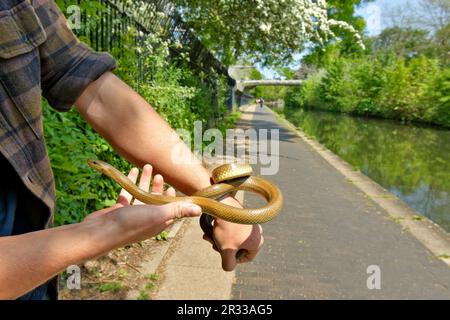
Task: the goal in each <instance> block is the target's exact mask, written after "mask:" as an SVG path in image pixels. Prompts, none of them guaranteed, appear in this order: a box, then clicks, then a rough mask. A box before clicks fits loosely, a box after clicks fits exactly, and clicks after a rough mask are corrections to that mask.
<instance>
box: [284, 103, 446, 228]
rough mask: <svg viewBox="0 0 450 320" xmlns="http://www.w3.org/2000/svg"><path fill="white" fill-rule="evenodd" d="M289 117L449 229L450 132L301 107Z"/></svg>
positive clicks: (368, 174) (355, 166) (415, 207)
mask: <svg viewBox="0 0 450 320" xmlns="http://www.w3.org/2000/svg"><path fill="white" fill-rule="evenodd" d="M288 118H289V119H290V121H291V122H293V123H294V124H296V125H297V126H299V127H301V128H302V129H303V130H304V131H305V132H306V133H307V134H309V135H312V136H314V137H316V139H317V140H319V141H320V142H321V143H322V144H324V145H325V146H326V147H327V148H329V149H330V150H332V151H333V152H335V153H336V154H338V155H339V156H340V157H341V158H343V159H345V160H346V161H347V162H349V163H350V164H351V165H352V166H353V167H354V168H355V169H359V170H360V171H361V172H363V173H364V174H366V175H367V176H369V177H371V178H372V179H373V180H375V181H376V182H378V183H379V184H380V185H382V186H383V187H384V188H386V189H388V190H390V191H391V192H392V193H394V194H395V195H397V196H398V197H399V198H401V199H402V200H403V201H405V202H406V203H408V204H409V205H410V206H411V207H413V208H414V209H416V210H417V211H419V212H420V213H422V214H424V215H426V216H427V217H429V218H430V219H431V220H433V221H435V222H436V223H438V224H439V225H441V226H442V227H443V228H444V229H446V230H447V231H450V131H448V130H438V129H434V128H423V127H418V126H407V125H402V124H399V123H397V122H393V121H387V120H378V119H366V118H358V117H350V116H347V115H342V114H338V113H330V112H317V111H303V110H302V111H297V112H295V113H292V114H289V117H288Z"/></svg>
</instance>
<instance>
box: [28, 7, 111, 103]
mask: <svg viewBox="0 0 450 320" xmlns="http://www.w3.org/2000/svg"><path fill="white" fill-rule="evenodd" d="M35 3H36V4H35V5H36V7H35V10H36V13H37V15H38V17H39V19H40V20H41V22H42V25H43V27H44V30H45V32H46V35H47V39H46V41H45V42H44V43H43V44H42V45H41V46H40V47H39V54H40V62H41V81H42V84H41V85H42V94H43V96H44V97H45V98H46V99H47V100H48V102H49V104H50V105H51V106H52V107H53V108H55V109H57V110H60V111H68V110H69V109H70V108H71V106H72V105H73V104H74V103H75V101H76V100H77V99H78V98H79V97H80V95H81V94H82V93H83V91H84V90H85V89H86V87H87V86H88V85H89V84H90V83H91V82H93V81H95V80H97V79H98V78H99V77H100V76H101V75H102V74H104V73H105V72H107V71H110V70H113V69H114V68H115V67H116V63H115V60H114V58H113V57H112V56H111V55H110V54H108V53H98V52H94V51H93V50H92V49H90V48H89V47H88V46H87V45H85V44H84V43H82V42H80V41H79V40H78V38H77V37H76V36H75V35H74V34H73V32H72V30H71V29H70V27H69V25H68V23H67V20H66V19H65V17H64V15H63V14H62V12H61V11H60V9H59V8H58V6H57V5H56V4H55V3H54V2H53V1H49V0H40V1H39V0H38V1H35Z"/></svg>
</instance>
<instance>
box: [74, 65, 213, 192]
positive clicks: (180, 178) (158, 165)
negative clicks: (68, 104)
mask: <svg viewBox="0 0 450 320" xmlns="http://www.w3.org/2000/svg"><path fill="white" fill-rule="evenodd" d="M76 106H77V108H78V110H79V111H80V113H81V114H82V116H83V117H84V118H85V119H86V120H87V121H88V122H89V123H90V124H91V126H92V127H93V128H94V129H95V130H96V131H97V132H99V133H100V134H101V135H102V136H103V137H104V138H105V139H106V140H108V142H109V143H110V144H111V145H112V146H113V147H114V148H115V149H116V150H117V151H118V152H119V153H120V154H122V155H123V156H124V157H125V158H127V159H128V160H129V161H131V162H133V163H135V164H136V165H138V166H142V165H144V164H146V163H150V164H151V165H152V166H153V168H154V170H155V171H156V173H160V174H162V175H163V176H164V177H165V179H166V181H167V182H169V183H170V184H171V185H173V186H174V187H175V188H177V189H178V190H181V191H182V192H184V193H186V194H191V193H193V192H195V191H197V190H200V189H202V188H204V187H207V186H209V185H210V179H209V178H210V176H209V173H208V172H207V170H206V169H205V168H204V167H203V166H202V164H201V162H200V161H199V160H198V159H195V158H193V157H192V158H190V157H191V156H192V153H191V152H190V150H188V148H187V146H185V145H184V144H183V143H182V142H181V140H180V139H179V138H178V137H176V135H175V132H174V130H173V129H171V128H170V126H169V125H168V124H167V122H166V121H165V120H164V119H162V118H161V117H160V116H159V115H158V113H157V112H156V111H155V110H154V109H153V108H152V107H151V106H150V105H149V104H148V103H147V102H146V101H145V100H144V99H143V98H142V97H141V96H139V95H138V94H137V93H136V92H134V91H133V90H132V89H131V88H129V87H128V86H127V85H126V84H125V83H123V82H122V81H121V80H120V79H118V78H117V77H115V76H114V75H113V74H112V73H106V74H104V75H103V76H102V77H100V78H99V79H98V80H97V81H95V82H93V83H92V84H91V85H90V86H89V87H88V88H87V89H86V90H85V92H84V93H83V95H82V96H81V97H80V98H79V99H78V101H77V102H76ZM130 141H131V142H130ZM180 142H181V143H180ZM175 148H178V149H177V155H179V154H183V155H185V156H184V157H183V158H180V157H179V156H175V157H174V154H173V150H175ZM180 151H181V152H180ZM193 160H194V161H193Z"/></svg>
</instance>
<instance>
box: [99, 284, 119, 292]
mask: <svg viewBox="0 0 450 320" xmlns="http://www.w3.org/2000/svg"><path fill="white" fill-rule="evenodd" d="M122 287H123V286H122V284H121V283H120V282H108V283H102V284H99V285H98V287H97V289H98V291H100V292H112V293H116V292H118V291H120V289H122Z"/></svg>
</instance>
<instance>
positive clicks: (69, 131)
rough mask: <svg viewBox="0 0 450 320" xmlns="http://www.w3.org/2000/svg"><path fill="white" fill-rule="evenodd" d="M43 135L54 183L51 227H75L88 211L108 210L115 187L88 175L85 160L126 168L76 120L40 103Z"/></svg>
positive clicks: (96, 175) (73, 115) (115, 194)
mask: <svg viewBox="0 0 450 320" xmlns="http://www.w3.org/2000/svg"><path fill="white" fill-rule="evenodd" d="M44 117H45V121H44V131H45V137H46V142H47V148H48V151H49V156H50V160H51V163H52V168H53V173H54V175H55V183H56V196H57V203H56V215H55V225H62V224H67V223H75V222H78V221H80V220H81V219H83V218H84V217H85V216H86V215H87V214H89V213H90V212H92V211H95V210H99V209H102V208H104V207H107V206H110V205H112V204H113V203H114V202H115V199H117V197H118V186H117V185H116V184H115V183H113V182H112V181H111V180H110V179H107V178H105V177H103V176H101V175H100V174H99V173H96V172H94V171H92V169H91V168H90V167H89V166H88V165H87V160H88V159H89V158H94V159H96V158H100V159H104V160H105V161H108V162H110V163H112V164H113V165H115V166H117V168H120V170H122V171H127V170H129V169H130V165H129V164H128V163H127V162H126V161H125V160H123V159H122V158H120V157H119V156H118V155H117V153H116V152H115V151H114V150H113V149H112V147H111V146H110V145H109V144H108V143H107V142H106V141H105V140H104V139H103V138H101V137H100V136H99V135H98V134H96V133H95V132H94V130H93V129H92V128H90V127H89V125H88V124H87V123H86V122H85V121H84V120H83V119H82V118H81V117H80V115H79V114H78V112H77V111H75V110H72V111H70V112H67V113H58V112H56V111H53V110H52V109H50V107H49V106H48V105H47V103H46V102H44Z"/></svg>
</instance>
